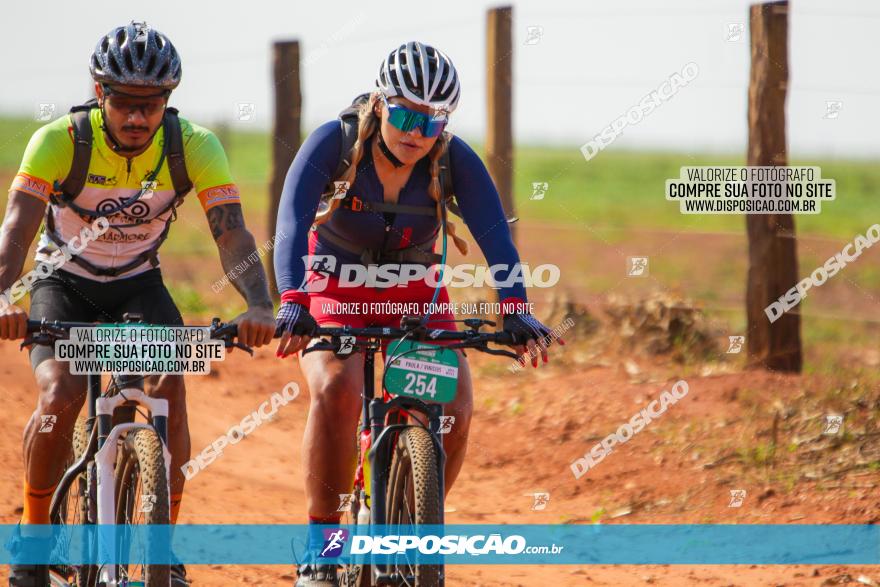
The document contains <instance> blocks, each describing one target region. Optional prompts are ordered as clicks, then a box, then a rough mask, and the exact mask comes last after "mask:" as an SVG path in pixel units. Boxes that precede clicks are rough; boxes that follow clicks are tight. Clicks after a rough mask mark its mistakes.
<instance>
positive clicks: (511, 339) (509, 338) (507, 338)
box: [495, 330, 517, 344]
mask: <svg viewBox="0 0 880 587" xmlns="http://www.w3.org/2000/svg"><path fill="white" fill-rule="evenodd" d="M495 342H496V343H497V344H516V343H517V340H516V337H515V336H514V335H513V334H511V333H510V332H507V331H506V330H501V331H499V332H496V333H495Z"/></svg>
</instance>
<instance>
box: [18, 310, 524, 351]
mask: <svg viewBox="0 0 880 587" xmlns="http://www.w3.org/2000/svg"><path fill="white" fill-rule="evenodd" d="M463 322H464V324H465V325H466V326H468V329H467V330H461V331H458V330H442V329H438V328H435V329H432V328H429V327H427V326H425V325H423V324H422V323H421V319H420V318H418V317H415V316H404V317H403V318H401V328H390V327H368V328H353V327H350V326H342V327H319V328H318V329H317V330H316V332H315V337H320V336H330V337H331V338H333V339H334V342H331V343H322V342H319V343H316V344H314V345H312V346H310V347H309V348H307V349H305V350H304V351H303V353H309V352H314V351H323V350H338V348H339V338H340V337H342V336H354V337H355V338H362V339H363V338H366V339H374V340H396V339H402V338H405V337H406V338H409V339H411V340H414V341H419V342H432V341H445V342H453V343H454V344H451V345H447V346H448V348H470V349H474V350H478V351H481V352H485V353H488V354H492V355H503V356H508V357H512V358H518V355H516V354H515V353H512V352H510V351H505V350H501V349H491V348H489V347H488V346H487V344H488V343H490V342H491V343H493V344H499V345H512V344H516V341H515V339H514V337H513V335H512V334H510V333H509V332H505V331H501V332H479V328H480V327H481V326H483V325H490V326H494V325H495V323H494V322H492V321H490V320H482V319H479V318H468V319H465V320H463ZM104 324H117V325H119V326H126V325H130V326H134V325H138V326H166V327H168V326H169V325H167V324H166V325H159V324H145V323H143V322H138V321H129V322H118V323H104ZM95 326H96V323H92V322H62V321H59V320H55V321H52V322H49V321H47V320H28V321H27V333H28V337H27V338H25V340H24V342H22V347H24V346H27V345H30V344H44V345H51V344H53V343H54V342H55V341H56V340H61V339H63V338H65V337H66V336H67V334H68V332H69V331H70V329H71V328H92V327H95ZM191 327H192V328H210V329H211V332H210V337H211V338H212V339H214V340H222V341H224V343H225V346H226V348H229V347H235V348H240V349H242V350H245V351H247V352H248V353H250V354H253V349H252V348H251V347H249V346H247V345H244V344H242V343H240V342H238V341H236V340H235V339H236V337H237V336H238V324H234V323H223V322H221V321H220V318H214V319H213V320H212V321H211V325H210V326H191ZM282 332H283V329H282V328H281V327H279V328H278V329H276V331H275V335H274V338H279V337H280V336H281V334H282Z"/></svg>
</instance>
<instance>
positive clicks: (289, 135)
mask: <svg viewBox="0 0 880 587" xmlns="http://www.w3.org/2000/svg"><path fill="white" fill-rule="evenodd" d="M272 63H273V72H274V76H273V79H274V80H275V122H274V128H273V129H272V183H271V186H270V188H269V189H270V192H269V231H268V232H269V234H270V235H274V234H275V219H276V218H277V217H278V202H279V200H280V199H281V189H282V188H283V187H284V178H285V176H286V175H287V170H288V169H289V168H290V164H291V163H292V162H293V158H294V156H295V155H296V152H297V151H298V150H299V146H300V133H301V113H302V92H301V88H300V79H299V41H278V42H276V43H274V45H273V47H272ZM276 246H277V245H276ZM267 265H268V272H267V273H268V276H269V291H270V292H271V293H272V296H273V297H274V298H275V299H277V298H278V293H277V291H276V289H277V288H276V283H275V268H274V266H273V263H272V259H271V258H270V259H269V260H268V263H267Z"/></svg>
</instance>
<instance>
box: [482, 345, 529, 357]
mask: <svg viewBox="0 0 880 587" xmlns="http://www.w3.org/2000/svg"><path fill="white" fill-rule="evenodd" d="M480 350H481V351H482V352H484V353H488V354H490V355H499V356H502V357H510V358H511V359H518V358H519V355H518V354H516V353H513V352H511V351H505V350H502V349H492V348H489V347H483V348H481V349H480Z"/></svg>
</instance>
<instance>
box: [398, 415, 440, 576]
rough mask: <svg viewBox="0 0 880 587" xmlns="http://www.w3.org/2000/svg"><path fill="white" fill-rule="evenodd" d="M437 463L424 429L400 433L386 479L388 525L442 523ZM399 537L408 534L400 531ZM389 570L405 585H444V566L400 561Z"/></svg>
mask: <svg viewBox="0 0 880 587" xmlns="http://www.w3.org/2000/svg"><path fill="white" fill-rule="evenodd" d="M438 463H439V456H438V454H437V445H436V444H435V442H434V438H433V437H432V436H431V433H430V432H428V431H427V430H426V429H425V428H422V427H417V426H413V427H411V428H405V429H404V430H403V431H402V432H401V433H400V435H399V436H398V438H397V444H396V445H395V447H394V455H393V456H392V458H391V469H390V472H389V477H388V496H387V498H388V499H387V506H386V507H387V512H388V513H387V516H388V524H389V525H396V526H411V525H415V524H419V525H424V524H432V525H438V524H442V523H443V496H442V495H440V480H439V478H438ZM400 533H401V534H405V533H407V532H406V530H403V529H401V530H400ZM390 570H391V571H392V572H394V573H397V574H399V575H400V576H401V577H403V578H404V580H405V582H404V584H405V585H417V586H418V587H437V586H440V585H443V565H418V564H412V561H410V560H401V561H396V562H395V563H394V564H393V565H391V569H390Z"/></svg>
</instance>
